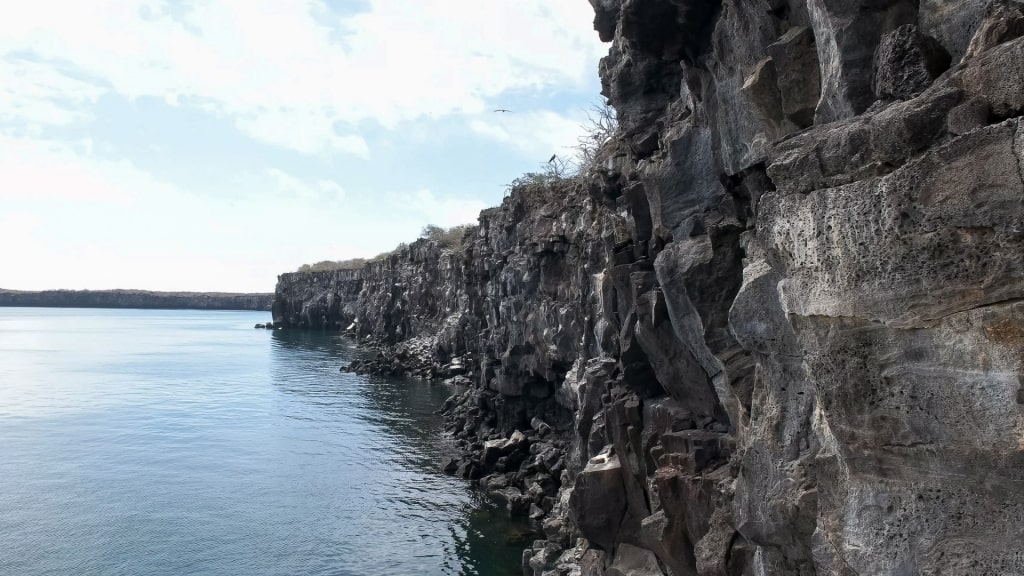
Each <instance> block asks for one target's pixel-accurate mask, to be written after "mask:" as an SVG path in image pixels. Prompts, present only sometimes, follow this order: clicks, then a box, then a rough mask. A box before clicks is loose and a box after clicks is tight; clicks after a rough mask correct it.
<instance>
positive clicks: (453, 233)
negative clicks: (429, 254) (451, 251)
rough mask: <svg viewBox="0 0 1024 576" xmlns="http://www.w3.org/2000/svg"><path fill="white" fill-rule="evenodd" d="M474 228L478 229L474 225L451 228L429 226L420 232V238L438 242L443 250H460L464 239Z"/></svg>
mask: <svg viewBox="0 0 1024 576" xmlns="http://www.w3.org/2000/svg"><path fill="white" fill-rule="evenodd" d="M473 228H476V226H474V225H472V224H460V225H458V226H452V227H451V228H442V227H440V226H436V225H434V224H427V225H426V226H424V227H423V230H422V231H420V238H423V239H424V240H430V241H432V242H436V243H437V244H438V245H439V246H441V247H442V248H460V247H461V246H462V238H463V237H464V236H465V235H466V233H467V232H469V231H470V230H472V229H473Z"/></svg>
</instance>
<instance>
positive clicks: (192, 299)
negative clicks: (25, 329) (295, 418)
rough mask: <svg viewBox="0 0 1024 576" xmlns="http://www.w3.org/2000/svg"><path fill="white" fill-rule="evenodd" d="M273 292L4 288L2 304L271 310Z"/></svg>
mask: <svg viewBox="0 0 1024 576" xmlns="http://www.w3.org/2000/svg"><path fill="white" fill-rule="evenodd" d="M273 297H274V295H273V294H234V293H227V292H150V291H147V290H45V291H42V292H28V291H21V290H3V289H0V306H28V307H45V308H157V309H195V310H270V305H271V302H272V301H273Z"/></svg>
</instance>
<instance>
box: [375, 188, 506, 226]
mask: <svg viewBox="0 0 1024 576" xmlns="http://www.w3.org/2000/svg"><path fill="white" fill-rule="evenodd" d="M396 200H397V202H396V203H395V205H396V206H397V207H399V208H401V209H402V210H404V211H406V212H412V213H413V214H415V215H416V219H415V220H416V221H418V222H422V224H423V225H426V224H434V225H436V226H443V227H449V226H455V225H458V224H474V223H476V221H477V217H479V216H480V211H481V210H483V209H484V208H487V205H486V204H484V203H483V202H481V201H480V200H475V199H472V198H438V197H437V196H435V195H434V193H433V192H431V191H430V190H418V191H416V192H414V193H412V194H402V195H399V196H398V197H397V198H396Z"/></svg>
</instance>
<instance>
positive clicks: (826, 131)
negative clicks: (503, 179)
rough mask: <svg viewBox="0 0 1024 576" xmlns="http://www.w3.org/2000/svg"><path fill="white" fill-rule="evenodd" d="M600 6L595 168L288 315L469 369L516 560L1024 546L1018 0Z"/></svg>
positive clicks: (459, 416) (593, 572) (981, 565)
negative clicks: (527, 519)
mask: <svg viewBox="0 0 1024 576" xmlns="http://www.w3.org/2000/svg"><path fill="white" fill-rule="evenodd" d="M591 4H592V5H593V6H594V9H595V13H596V16H595V20H594V24H595V28H596V30H597V33H598V34H599V35H600V37H601V39H602V40H604V41H607V42H610V43H611V45H610V50H609V54H608V56H607V57H606V58H604V59H603V60H602V62H601V66H600V74H601V78H602V83H603V92H602V93H603V95H604V96H606V97H607V98H608V99H609V100H610V102H611V104H612V105H613V106H614V107H615V109H616V112H617V115H618V120H619V125H620V131H619V133H618V135H617V137H616V138H615V140H614V141H613V142H612V143H611V144H610V145H609V146H607V147H606V148H605V149H604V150H603V151H602V154H601V156H600V158H599V166H597V167H595V168H594V170H592V171H591V172H589V173H588V174H587V175H586V177H585V178H582V179H579V180H572V181H563V182H557V183H555V184H553V185H551V186H524V187H519V188H517V189H515V190H513V191H512V193H511V195H510V196H509V197H508V198H507V199H506V200H505V201H504V203H503V204H502V205H501V206H500V207H498V208H494V209H491V210H487V211H485V212H483V213H482V214H481V216H480V225H479V227H478V228H477V229H476V230H475V231H474V232H472V233H470V234H468V235H467V237H466V238H465V239H464V242H463V245H462V247H461V248H460V249H457V250H441V249H440V248H438V247H437V246H436V245H433V244H431V243H429V242H418V243H415V244H413V245H412V246H410V247H409V248H408V249H406V250H404V251H401V252H398V253H396V254H394V255H393V256H391V257H390V258H389V259H387V260H386V261H383V262H379V263H375V264H371V265H369V266H368V267H367V268H365V269H363V270H358V271H351V272H325V273H313V274H285V275H282V276H281V277H280V278H279V282H278V287H277V294H276V297H275V302H274V308H273V310H274V321H275V323H278V322H283V323H284V324H286V325H293V326H305V327H308V328H323V327H337V328H341V329H348V330H350V331H351V332H352V333H354V334H356V335H359V336H361V337H363V338H364V339H367V340H368V341H372V342H375V343H377V344H379V345H381V346H383V348H382V350H381V352H380V355H379V356H378V358H376V359H374V360H372V361H371V362H370V364H372V365H373V366H371V367H374V368H375V369H379V370H380V369H383V370H390V371H409V370H411V371H412V372H413V373H416V374H419V375H421V376H426V377H445V378H453V379H454V380H455V381H456V382H457V383H462V384H464V385H466V391H465V392H462V393H460V394H459V395H457V396H455V397H453V398H452V399H451V400H450V401H449V403H448V405H447V406H446V413H447V414H448V415H449V418H450V422H451V424H450V430H451V431H452V432H454V433H457V434H459V435H460V437H461V438H462V439H463V440H462V442H463V445H464V446H465V447H466V448H467V450H468V455H467V456H466V457H465V458H463V459H460V460H457V461H453V462H451V463H449V465H448V469H449V470H450V471H452V472H456V473H461V474H462V475H464V476H466V477H471V478H479V479H480V482H481V485H482V486H484V488H485V489H487V490H488V491H490V492H491V493H493V494H495V495H496V496H499V497H503V498H504V500H505V501H506V502H507V503H508V506H509V510H510V511H511V512H515V513H526V514H529V515H530V516H531V517H534V518H536V519H538V520H539V521H540V522H541V523H542V526H543V530H544V532H545V536H546V540H538V541H537V542H536V543H534V545H533V546H532V547H531V548H530V549H529V550H527V551H526V553H525V555H524V574H529V575H535V576H542V575H544V576H546V575H549V574H559V575H561V574H582V575H584V576H597V575H605V576H613V575H620V574H630V575H676V576H691V575H700V576H727V575H728V576H738V575H811V574H822V575H833V574H834V575H843V576H853V575H862V576H867V575H901V576H902V575H916V574H928V575H940V574H942V575H946V574H949V575H959V574H972V575H981V574H988V575H1006V574H1024V548H1022V546H1021V544H1020V543H1021V541H1022V539H1024V391H1022V379H1024V376H1022V375H1024V176H1022V174H1024V168H1022V164H1024V124H1022V121H1021V118H1020V116H1021V113H1022V112H1024V4H1022V3H1020V2H1017V1H1015V0H995V1H983V0H919V1H918V0H878V1H876V0H872V1H867V0H862V1H855V0H720V1H711V0H591Z"/></svg>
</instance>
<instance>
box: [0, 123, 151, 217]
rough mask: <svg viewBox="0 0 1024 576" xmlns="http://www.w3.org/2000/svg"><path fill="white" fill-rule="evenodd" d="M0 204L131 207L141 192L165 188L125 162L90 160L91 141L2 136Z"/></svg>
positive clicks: (0, 150)
mask: <svg viewBox="0 0 1024 576" xmlns="http://www.w3.org/2000/svg"><path fill="white" fill-rule="evenodd" d="M0 175H2V177H3V186H0V199H6V200H19V199H21V200H42V199H54V198H56V199H71V200H79V201H88V202H104V203H119V204H125V203H130V202H131V201H132V200H133V199H134V198H135V195H136V191H137V190H139V189H140V188H153V187H154V186H156V187H159V186H163V187H166V186H167V185H166V184H160V183H158V182H156V181H155V180H153V179H152V177H150V176H149V174H146V173H144V172H142V171H140V170H138V169H137V168H136V167H135V166H134V165H133V164H132V163H131V162H128V161H127V160H123V159H122V160H117V161H110V160H104V159H100V158H95V157H93V156H92V144H91V142H89V141H81V142H77V143H64V142H55V141H46V140H38V139H31V138H15V137H9V136H4V135H2V134H0Z"/></svg>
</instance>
